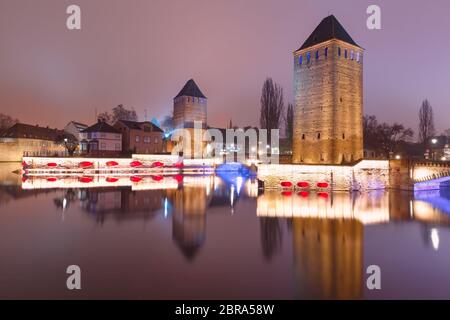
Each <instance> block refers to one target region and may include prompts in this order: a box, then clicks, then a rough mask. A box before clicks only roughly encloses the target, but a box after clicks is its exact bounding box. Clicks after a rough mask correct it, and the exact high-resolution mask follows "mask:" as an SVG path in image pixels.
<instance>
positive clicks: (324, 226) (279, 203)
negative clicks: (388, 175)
mask: <svg viewBox="0 0 450 320" xmlns="http://www.w3.org/2000/svg"><path fill="white" fill-rule="evenodd" d="M416 196H418V195H416ZM432 199H436V197H432ZM438 199H440V200H438V201H444V200H442V194H440V195H439V198H438ZM434 201H437V200H434ZM257 215H258V216H259V217H260V218H261V219H263V220H264V226H267V225H268V224H271V225H279V224H280V222H281V221H280V220H283V219H284V220H287V221H288V223H289V224H290V225H291V227H292V228H291V230H292V239H293V261H294V276H295V290H296V298H299V299H361V298H363V295H364V286H365V279H366V277H365V270H366V267H367V266H366V265H365V263H364V248H365V243H364V230H365V228H366V226H368V225H373V224H384V223H389V222H391V221H408V220H419V221H421V222H423V225H424V228H425V229H429V230H430V233H428V232H425V235H424V242H425V243H427V242H429V239H431V243H432V244H433V247H436V245H437V244H438V242H439V239H438V235H437V231H436V229H434V228H433V226H435V225H436V224H439V225H442V224H444V225H447V226H448V225H449V223H450V218H449V216H447V215H446V214H445V213H444V212H442V211H440V210H439V209H436V208H435V207H433V206H432V205H431V204H430V203H426V202H420V201H413V199H412V198H411V194H409V193H401V192H396V193H388V192H370V193H366V194H348V193H335V194H332V195H329V196H325V195H324V194H308V193H305V192H301V193H299V194H297V195H296V194H290V193H284V194H280V193H279V192H275V191H273V192H265V193H264V194H263V195H261V196H259V197H258V200H257ZM270 220H272V221H270ZM262 225H263V224H262ZM268 230H269V229H267V228H265V231H266V232H267V231H268ZM271 230H272V232H273V234H272V236H266V237H265V238H266V239H267V238H270V239H273V241H274V242H275V243H276V242H277V241H279V239H281V238H282V237H281V236H276V234H277V232H274V230H277V229H274V228H271ZM275 245H276V244H274V246H275Z"/></svg>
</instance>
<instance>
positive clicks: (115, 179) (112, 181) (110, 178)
mask: <svg viewBox="0 0 450 320" xmlns="http://www.w3.org/2000/svg"><path fill="white" fill-rule="evenodd" d="M117 181H119V178H113V177H107V178H106V182H110V183H114V182H117Z"/></svg>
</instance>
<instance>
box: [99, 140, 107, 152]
mask: <svg viewBox="0 0 450 320" xmlns="http://www.w3.org/2000/svg"><path fill="white" fill-rule="evenodd" d="M100 150H106V143H104V142H102V143H100Z"/></svg>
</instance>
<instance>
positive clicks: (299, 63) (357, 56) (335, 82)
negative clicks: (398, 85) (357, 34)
mask: <svg viewBox="0 0 450 320" xmlns="http://www.w3.org/2000/svg"><path fill="white" fill-rule="evenodd" d="M363 51H364V50H363V49H362V48H361V47H359V46H358V45H357V44H356V43H355V41H353V39H352V38H351V37H350V35H349V34H348V33H347V31H345V29H344V27H342V25H341V24H340V23H339V21H338V20H337V19H336V18H335V17H334V16H333V15H331V16H329V17H326V18H325V19H323V20H322V22H320V24H319V25H318V26H317V28H316V29H315V30H314V31H313V33H312V34H311V35H310V36H309V38H308V39H307V40H306V41H305V43H304V44H303V45H302V46H301V47H300V49H298V50H297V51H295V52H294V103H295V107H294V139H293V140H294V141H293V158H292V160H293V163H304V164H343V163H352V162H354V161H357V160H360V159H362V158H363V128H362V116H363Z"/></svg>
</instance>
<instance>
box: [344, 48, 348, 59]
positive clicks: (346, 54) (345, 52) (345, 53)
mask: <svg viewBox="0 0 450 320" xmlns="http://www.w3.org/2000/svg"><path fill="white" fill-rule="evenodd" d="M344 57H345V59H347V57H348V51H347V49H345V51H344Z"/></svg>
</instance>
